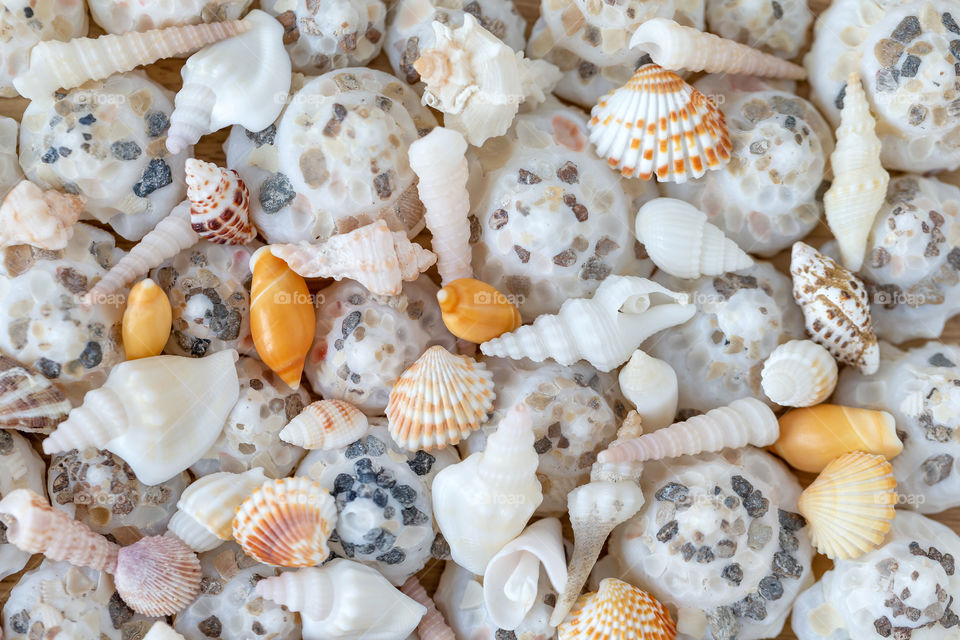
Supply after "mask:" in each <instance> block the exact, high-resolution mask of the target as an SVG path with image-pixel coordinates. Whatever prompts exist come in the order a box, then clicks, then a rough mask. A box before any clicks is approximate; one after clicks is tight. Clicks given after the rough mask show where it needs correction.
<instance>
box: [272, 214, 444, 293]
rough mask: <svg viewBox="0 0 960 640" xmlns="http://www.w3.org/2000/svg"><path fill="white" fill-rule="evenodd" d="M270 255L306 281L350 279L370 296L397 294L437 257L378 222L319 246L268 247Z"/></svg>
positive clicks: (288, 245) (403, 235)
mask: <svg viewBox="0 0 960 640" xmlns="http://www.w3.org/2000/svg"><path fill="white" fill-rule="evenodd" d="M270 251H271V252H273V255H275V256H276V257H278V258H280V259H281V260H284V261H285V262H287V264H289V265H290V268H291V269H293V270H294V271H295V272H296V273H298V274H300V275H301V276H303V277H305V278H334V279H336V280H343V279H344V278H350V279H351V280H356V281H357V282H359V283H360V284H362V285H363V286H365V287H366V288H367V289H368V290H369V291H370V293H375V294H378V295H391V296H393V295H397V294H399V293H400V290H401V288H402V286H403V283H404V282H409V281H411V280H416V279H417V278H418V277H419V276H420V274H421V273H422V272H424V271H426V270H427V269H429V268H430V267H431V266H432V265H433V263H434V262H436V256H435V255H434V254H433V253H431V252H430V251H427V250H426V249H424V248H423V247H421V246H420V245H419V244H417V243H416V242H411V241H410V240H408V239H407V234H406V233H404V232H402V231H390V228H389V227H387V223H386V222H384V221H383V220H377V221H376V222H372V223H370V224H368V225H364V226H362V227H360V228H358V229H354V230H353V231H351V232H349V233H341V234H339V235H335V236H333V237H331V238H330V239H329V240H327V241H326V242H321V243H320V244H308V243H301V244H280V245H276V244H275V245H271V247H270Z"/></svg>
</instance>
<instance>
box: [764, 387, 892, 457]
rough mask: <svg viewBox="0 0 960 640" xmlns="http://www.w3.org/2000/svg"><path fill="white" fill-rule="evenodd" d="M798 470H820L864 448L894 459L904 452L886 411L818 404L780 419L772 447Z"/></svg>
mask: <svg viewBox="0 0 960 640" xmlns="http://www.w3.org/2000/svg"><path fill="white" fill-rule="evenodd" d="M771 449H772V450H773V452H774V453H776V454H777V455H778V456H780V457H781V458H783V459H784V460H786V461H787V462H788V463H790V466H792V467H793V468H795V469H799V470H801V471H811V472H814V473H819V472H820V471H822V470H823V468H824V467H826V466H827V465H828V464H829V463H830V462H832V461H833V460H834V459H835V458H837V457H838V456H841V455H843V454H845V453H850V452H853V451H865V452H867V453H874V454H879V455H882V456H884V457H885V458H887V459H888V460H889V459H890V458H894V457H896V456H897V455H899V454H900V452H901V451H903V443H902V442H900V438H898V437H897V432H896V424H895V422H894V420H893V416H891V415H890V414H889V413H887V412H886V411H873V410H872V409H857V408H855V407H842V406H840V405H835V404H818V405H816V406H814V407H805V408H803V409H793V410H792V411H788V412H787V413H785V414H784V415H783V416H781V418H780V438H779V439H778V440H777V441H776V442H775V443H774V444H773V446H772V447H771Z"/></svg>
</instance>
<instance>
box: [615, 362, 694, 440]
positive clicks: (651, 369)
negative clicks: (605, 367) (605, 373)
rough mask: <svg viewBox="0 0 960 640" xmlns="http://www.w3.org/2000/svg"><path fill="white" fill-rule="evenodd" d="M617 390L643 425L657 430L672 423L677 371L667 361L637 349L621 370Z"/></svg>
mask: <svg viewBox="0 0 960 640" xmlns="http://www.w3.org/2000/svg"><path fill="white" fill-rule="evenodd" d="M618 381H619V383H620V391H621V392H622V393H623V395H624V397H625V398H626V399H627V400H629V401H630V402H631V403H633V406H634V408H635V409H636V410H637V414H638V415H639V417H640V419H641V420H642V421H643V428H644V429H646V430H647V431H656V430H657V429H662V428H663V427H666V426H669V425H671V424H673V419H674V417H676V415H677V402H678V398H679V386H678V384H677V372H676V371H674V370H673V367H671V366H670V365H669V364H668V363H666V362H664V361H663V360H660V359H659V358H654V357H653V356H651V355H648V354H646V353H645V352H643V351H641V350H640V349H637V350H636V351H634V352H633V355H632V356H631V357H630V361H629V362H627V364H625V365H624V366H623V368H622V369H620V374H619V379H618Z"/></svg>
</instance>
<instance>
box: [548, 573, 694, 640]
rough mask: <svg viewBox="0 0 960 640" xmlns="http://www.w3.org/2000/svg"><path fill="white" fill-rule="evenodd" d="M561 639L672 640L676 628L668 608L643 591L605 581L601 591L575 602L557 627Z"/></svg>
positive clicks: (623, 584)
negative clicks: (568, 613) (571, 609)
mask: <svg viewBox="0 0 960 640" xmlns="http://www.w3.org/2000/svg"><path fill="white" fill-rule="evenodd" d="M557 637H558V638H559V639H560V640H673V639H674V638H676V637H677V625H676V624H674V622H673V618H671V617H670V612H669V611H667V608H666V607H665V606H663V605H662V604H660V602H659V601H657V600H656V599H655V598H654V597H653V596H651V595H650V594H648V593H647V592H646V591H643V590H642V589H638V588H637V587H635V586H633V585H631V584H627V583H626V582H624V581H623V580H618V579H616V578H604V579H603V580H602V581H601V582H600V590H599V591H597V592H595V593H589V594H587V595H585V596H583V597H582V598H580V599H579V600H578V601H577V604H576V605H575V606H574V609H573V611H571V612H570V615H569V616H568V618H567V619H566V620H565V621H564V622H563V623H561V624H560V626H559V627H557Z"/></svg>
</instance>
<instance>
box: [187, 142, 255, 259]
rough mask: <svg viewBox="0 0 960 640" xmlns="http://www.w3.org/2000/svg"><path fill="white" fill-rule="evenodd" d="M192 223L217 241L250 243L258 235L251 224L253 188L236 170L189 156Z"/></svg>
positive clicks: (210, 238) (205, 235)
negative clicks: (248, 187)
mask: <svg viewBox="0 0 960 640" xmlns="http://www.w3.org/2000/svg"><path fill="white" fill-rule="evenodd" d="M186 172H187V175H186V181H187V197H188V198H189V199H190V224H191V226H192V227H193V230H194V231H196V232H197V234H198V235H199V236H200V237H201V238H203V239H204V240H209V241H210V242H215V243H217V244H246V243H248V242H250V241H251V240H253V239H254V238H255V237H256V236H257V230H256V229H254V227H253V225H252V224H250V217H249V216H250V208H249V200H250V192H249V191H248V190H247V185H245V184H244V183H243V180H241V179H240V176H239V175H237V172H236V171H232V170H230V169H224V168H222V167H218V166H217V165H215V164H213V163H212V162H204V161H203V160H197V159H195V158H189V159H188V160H187V165H186Z"/></svg>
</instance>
